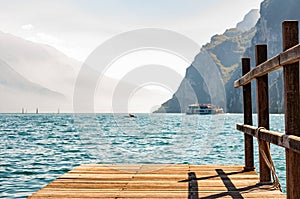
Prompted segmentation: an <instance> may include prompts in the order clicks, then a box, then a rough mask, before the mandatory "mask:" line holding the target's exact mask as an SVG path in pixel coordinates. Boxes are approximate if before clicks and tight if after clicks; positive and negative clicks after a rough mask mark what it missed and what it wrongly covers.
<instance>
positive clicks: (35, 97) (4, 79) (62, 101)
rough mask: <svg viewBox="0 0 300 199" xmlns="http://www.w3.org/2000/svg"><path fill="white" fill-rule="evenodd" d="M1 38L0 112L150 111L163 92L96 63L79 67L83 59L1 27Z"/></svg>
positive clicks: (159, 101)
mask: <svg viewBox="0 0 300 199" xmlns="http://www.w3.org/2000/svg"><path fill="white" fill-rule="evenodd" d="M0 43H1V45H0V70H1V73H0V92H1V98H0V112H20V111H21V110H22V108H24V109H27V111H28V112H31V113H32V112H35V109H36V108H39V109H40V112H57V110H58V108H59V109H60V111H61V112H74V111H75V112H94V111H95V112H129V111H130V112H149V111H151V112H152V111H153V109H154V108H153V107H151V104H153V103H156V104H159V103H161V98H162V97H164V99H167V97H166V96H168V95H167V94H166V93H165V92H162V91H161V90H155V89H147V88H143V87H142V88H141V86H140V84H138V83H137V84H135V82H131V83H130V82H129V81H124V80H123V79H122V80H117V79H113V78H110V77H107V76H105V75H102V74H100V73H99V71H97V70H95V69H97V68H92V67H83V68H85V69H86V70H82V68H81V66H82V65H83V63H81V62H79V61H76V60H74V59H72V58H70V57H67V56H66V55H64V54H63V53H61V52H60V51H58V50H56V49H55V48H53V47H51V46H48V45H45V44H40V43H34V42H31V41H28V40H25V39H22V38H20V37H17V36H14V35H12V34H7V33H3V32H0ZM85 66H87V65H86V64H85ZM94 67H97V66H94ZM79 71H80V72H81V73H80V75H79ZM82 74H84V75H82ZM99 77H101V78H99ZM79 78H80V80H81V81H80V83H78V82H77V80H78V79H79ZM92 79H94V80H95V82H92V81H91V80H92ZM135 80H136V79H135ZM76 82H77V84H76ZM75 88H76V89H77V90H80V92H79V93H78V92H77V93H76V94H75V92H74V91H75ZM87 95H88V96H87ZM141 107H142V108H141Z"/></svg>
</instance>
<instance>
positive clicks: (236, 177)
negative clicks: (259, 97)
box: [28, 164, 285, 199]
mask: <svg viewBox="0 0 300 199" xmlns="http://www.w3.org/2000/svg"><path fill="white" fill-rule="evenodd" d="M258 182H259V178H258V175H257V173H256V172H255V171H244V167H243V166H230V165H223V166H222V165H188V164H183V165H178V164H176V165H175V164H174V165H173V164H170V165H160V164H156V165H155V164H154V165H151V164H149V165H130V164H129V165H114V164H111V165H101V164H91V165H86V164H84V165H81V166H78V167H75V168H74V169H73V170H71V171H69V172H68V173H66V174H63V175H62V176H60V177H59V178H57V179H56V180H54V181H53V182H51V183H50V184H48V185H47V186H45V187H44V188H42V189H41V190H40V191H38V192H36V193H34V194H32V195H31V196H29V197H28V198H30V199H39V198H75V199H76V198H108V199H109V198H122V199H125V198H131V199H133V198H136V199H142V198H145V199H146V198H148V199H149V198H185V199H198V198H285V195H284V194H282V193H281V192H280V191H278V190H272V189H271V188H270V185H260V184H257V183H258Z"/></svg>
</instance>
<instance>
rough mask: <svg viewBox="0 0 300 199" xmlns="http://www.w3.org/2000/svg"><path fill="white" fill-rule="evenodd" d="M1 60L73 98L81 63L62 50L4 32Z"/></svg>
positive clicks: (2, 34) (44, 84)
mask: <svg viewBox="0 0 300 199" xmlns="http://www.w3.org/2000/svg"><path fill="white" fill-rule="evenodd" d="M0 43H1V45H0V58H1V59H2V60H3V61H5V62H6V63H7V64H8V65H9V66H11V67H12V68H13V69H14V70H15V71H16V72H18V73H19V74H20V75H22V76H23V77H24V78H26V79H28V80H30V81H32V82H35V83H37V84H39V85H41V86H43V87H46V88H48V89H51V90H53V91H57V92H60V93H62V94H64V95H65V96H67V97H68V98H69V99H70V96H71V94H72V93H73V85H74V81H75V78H76V76H77V73H78V70H79V68H80V66H81V63H80V62H78V61H75V60H73V59H71V58H69V57H67V56H65V55H64V54H63V53H61V52H59V51H58V50H56V49H54V48H52V47H50V46H48V45H44V44H38V43H34V42H31V41H27V40H25V39H22V38H19V37H16V36H14V35H11V34H7V33H3V32H0Z"/></svg>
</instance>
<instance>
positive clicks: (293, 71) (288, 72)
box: [282, 21, 300, 199]
mask: <svg viewBox="0 0 300 199" xmlns="http://www.w3.org/2000/svg"><path fill="white" fill-rule="evenodd" d="M282 38H283V51H285V50H287V49H289V48H291V47H293V46H294V45H297V44H298V43H299V33H298V21H284V22H283V24H282ZM283 75H284V110H285V132H286V134H288V135H296V136H300V111H299V106H300V103H299V101H300V100H299V98H300V97H299V62H297V63H295V64H289V65H286V66H283ZM299 185H300V154H299V153H296V152H294V151H292V150H289V149H286V187H287V198H288V199H292V198H293V199H296V198H300V187H299Z"/></svg>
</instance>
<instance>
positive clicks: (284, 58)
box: [234, 44, 300, 88]
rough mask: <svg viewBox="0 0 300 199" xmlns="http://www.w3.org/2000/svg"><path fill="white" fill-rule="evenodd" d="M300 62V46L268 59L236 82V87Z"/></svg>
mask: <svg viewBox="0 0 300 199" xmlns="http://www.w3.org/2000/svg"><path fill="white" fill-rule="evenodd" d="M299 61H300V44H298V45H296V46H294V47H292V48H290V49H288V50H286V51H284V52H283V53H280V54H278V55H277V56H275V57H273V58H271V59H268V60H267V61H265V62H264V63H262V64H260V65H259V66H257V67H255V68H253V69H252V70H251V71H249V72H248V73H247V74H245V75H244V76H242V77H241V78H240V79H238V80H236V81H235V82H234V87H235V88H238V87H241V86H244V85H246V84H248V83H250V82H251V81H252V80H254V79H255V78H257V77H261V76H263V75H265V74H268V73H270V72H272V71H274V70H277V69H279V68H281V67H282V66H284V65H287V64H293V63H296V62H299Z"/></svg>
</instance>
